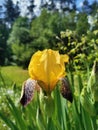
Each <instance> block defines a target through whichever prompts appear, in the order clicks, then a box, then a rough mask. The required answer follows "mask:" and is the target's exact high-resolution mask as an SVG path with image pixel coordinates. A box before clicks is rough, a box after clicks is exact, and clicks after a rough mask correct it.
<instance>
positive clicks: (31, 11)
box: [27, 0, 36, 19]
mask: <svg viewBox="0 0 98 130" xmlns="http://www.w3.org/2000/svg"><path fill="white" fill-rule="evenodd" d="M35 7H36V5H35V4H34V0H29V5H28V6H27V9H28V11H29V12H28V14H29V15H30V19H33V18H35V13H34V9H35Z"/></svg>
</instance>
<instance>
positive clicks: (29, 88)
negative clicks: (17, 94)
mask: <svg viewBox="0 0 98 130" xmlns="http://www.w3.org/2000/svg"><path fill="white" fill-rule="evenodd" d="M68 60H69V57H68V55H66V54H64V55H60V54H59V52H58V51H54V50H51V49H45V50H43V51H37V52H36V53H35V54H34V55H33V56H32V58H31V61H30V64H29V67H28V71H29V75H30V79H28V80H27V81H25V82H24V84H23V93H22V96H21V100H20V102H21V104H22V105H23V106H25V105H27V104H28V103H29V102H30V101H31V99H32V98H33V94H34V91H35V90H41V92H42V91H43V92H45V95H44V97H45V96H47V97H45V98H44V100H45V102H47V101H49V102H50V101H51V102H53V100H52V99H51V92H52V91H53V90H54V88H55V87H56V84H57V82H58V81H61V83H62V84H61V94H62V95H63V97H64V98H67V99H68V100H69V101H71V102H72V95H71V94H72V93H70V89H69V85H68V84H67V81H65V80H64V77H65V76H66V70H65V63H67V62H68ZM70 96H71V97H70ZM46 104H47V103H46ZM49 104H50V103H49ZM49 104H48V106H49ZM52 104H53V103H52Z"/></svg>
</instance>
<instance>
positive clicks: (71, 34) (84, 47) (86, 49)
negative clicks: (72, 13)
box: [57, 30, 98, 69]
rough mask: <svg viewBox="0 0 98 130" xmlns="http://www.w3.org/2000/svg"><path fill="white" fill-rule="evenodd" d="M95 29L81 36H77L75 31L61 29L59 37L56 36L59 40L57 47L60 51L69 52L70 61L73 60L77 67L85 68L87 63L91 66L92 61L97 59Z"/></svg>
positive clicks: (97, 44) (97, 45)
mask: <svg viewBox="0 0 98 130" xmlns="http://www.w3.org/2000/svg"><path fill="white" fill-rule="evenodd" d="M97 31H98V30H94V31H93V32H90V31H88V32H87V34H85V35H82V36H81V37H79V36H78V34H77V32H76V31H71V30H66V31H62V32H61V35H60V38H59V37H57V39H58V40H59V42H58V44H57V48H58V50H59V51H60V52H61V53H67V54H69V56H70V60H71V62H70V63H72V62H73V63H74V64H76V65H78V66H77V69H80V68H81V69H85V68H86V67H87V64H89V66H92V65H93V61H94V60H96V59H98V51H97V50H98V43H97V42H98V41H97V40H98V38H97ZM81 65H82V66H81ZM71 67H72V66H71ZM72 68H73V67H72Z"/></svg>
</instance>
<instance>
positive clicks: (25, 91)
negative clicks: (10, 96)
mask: <svg viewBox="0 0 98 130" xmlns="http://www.w3.org/2000/svg"><path fill="white" fill-rule="evenodd" d="M36 87H37V82H36V81H35V80H32V79H30V78H29V79H27V80H26V81H25V82H24V83H23V86H22V93H21V99H20V103H21V104H22V105H23V106H26V105H27V104H28V103H29V102H30V101H31V100H32V99H33V95H34V91H35V89H36Z"/></svg>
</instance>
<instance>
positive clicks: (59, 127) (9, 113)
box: [0, 66, 98, 130]
mask: <svg viewBox="0 0 98 130" xmlns="http://www.w3.org/2000/svg"><path fill="white" fill-rule="evenodd" d="M79 72H80V71H79ZM1 74H2V77H3V78H4V81H5V80H6V83H8V82H9V81H10V82H16V84H17V85H16V86H18V85H20V84H22V82H23V81H24V80H26V79H27V78H28V77H29V76H28V72H27V70H23V69H21V68H20V67H17V66H14V67H13V66H8V67H2V68H1ZM67 76H68V79H69V83H70V87H71V89H72V92H73V98H74V99H73V102H72V103H70V102H69V101H67V100H66V99H64V98H63V97H62V96H61V94H60V91H59V87H60V86H59V84H58V85H57V87H56V88H55V90H54V92H53V93H52V97H53V99H54V103H55V105H54V106H51V105H50V107H49V108H47V109H45V108H44V109H42V108H41V105H42V106H43V104H41V103H42V102H41V101H40V95H39V93H36V94H37V95H36V98H35V97H34V99H33V101H32V102H31V103H30V104H29V105H28V106H27V107H25V108H24V107H22V106H21V105H20V104H19V102H17V101H19V96H20V90H19V87H16V88H18V91H16V90H15V91H14V92H13V94H12V96H11V94H9V95H7V94H5V96H2V102H3V105H2V102H1V99H0V104H1V107H0V118H1V119H2V121H0V128H1V129H2V130H23V129H24V130H78V129H79V130H98V123H97V120H98V111H97V108H98V102H95V103H93V102H91V101H92V91H91V89H90V93H89V92H88V91H87V90H88V89H87V88H88V84H89V85H90V83H92V80H91V78H90V76H89V80H88V78H86V82H87V83H86V84H85V83H84V79H85V76H82V75H81V72H80V73H75V74H73V73H71V72H70V71H69V72H68V75H67ZM1 79H2V78H1ZM1 79H0V81H1ZM10 82H9V83H10ZM85 87H86V91H84V90H85V89H84V88H85ZM10 88H11V86H10ZM6 90H8V88H6ZM0 91H1V89H0ZM1 94H2V92H1ZM13 95H14V96H15V97H14V96H13ZM0 96H1V95H0ZM5 100H6V101H5ZM51 107H54V111H53V114H52V116H48V114H47V113H46V112H47V111H50V108H51ZM1 108H2V109H1ZM92 108H94V109H95V110H96V112H97V113H96V114H92V112H93V109H92Z"/></svg>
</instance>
